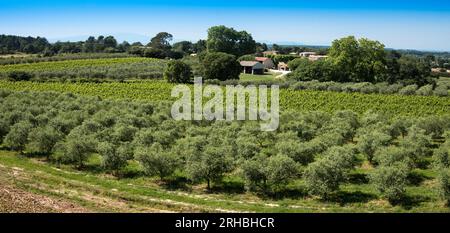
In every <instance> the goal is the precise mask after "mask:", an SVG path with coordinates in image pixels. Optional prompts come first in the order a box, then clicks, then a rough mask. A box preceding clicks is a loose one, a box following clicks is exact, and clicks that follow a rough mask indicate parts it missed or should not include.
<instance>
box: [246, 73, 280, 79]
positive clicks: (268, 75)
mask: <svg viewBox="0 0 450 233" xmlns="http://www.w3.org/2000/svg"><path fill="white" fill-rule="evenodd" d="M280 74H281V73H273V72H266V73H264V75H252V74H241V76H240V80H243V81H266V80H274V79H275V78H276V77H277V76H278V75H280Z"/></svg>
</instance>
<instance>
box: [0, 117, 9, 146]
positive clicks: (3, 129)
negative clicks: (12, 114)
mask: <svg viewBox="0 0 450 233" xmlns="http://www.w3.org/2000/svg"><path fill="white" fill-rule="evenodd" d="M8 132H9V123H8V122H7V121H6V120H5V119H3V118H0V143H2V142H3V138H4V137H5V136H6V135H7V134H8Z"/></svg>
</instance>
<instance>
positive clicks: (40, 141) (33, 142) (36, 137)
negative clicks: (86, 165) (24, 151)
mask: <svg viewBox="0 0 450 233" xmlns="http://www.w3.org/2000/svg"><path fill="white" fill-rule="evenodd" d="M28 138H29V141H30V143H29V146H30V147H31V148H33V150H34V151H36V152H39V153H43V154H46V155H47V158H49V156H50V153H51V152H52V150H53V147H54V146H55V144H56V143H57V142H58V141H60V140H62V138H63V136H62V134H61V133H60V132H59V131H58V130H56V129H55V128H53V127H50V126H45V127H38V128H34V129H33V130H32V131H31V132H30V134H29V136H28Z"/></svg>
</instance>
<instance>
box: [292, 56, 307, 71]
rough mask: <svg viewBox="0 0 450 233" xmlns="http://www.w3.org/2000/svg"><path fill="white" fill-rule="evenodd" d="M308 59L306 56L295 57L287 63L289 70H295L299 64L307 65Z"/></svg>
mask: <svg viewBox="0 0 450 233" xmlns="http://www.w3.org/2000/svg"><path fill="white" fill-rule="evenodd" d="M309 63H310V61H309V60H308V59H307V58H296V59H294V60H292V61H290V62H289V63H288V67H289V69H290V70H296V69H297V68H298V67H301V66H308V65H309Z"/></svg>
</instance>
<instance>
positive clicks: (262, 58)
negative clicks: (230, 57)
mask: <svg viewBox="0 0 450 233" xmlns="http://www.w3.org/2000/svg"><path fill="white" fill-rule="evenodd" d="M269 59H270V58H268V57H255V60H257V61H263V62H264V61H267V60H269Z"/></svg>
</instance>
